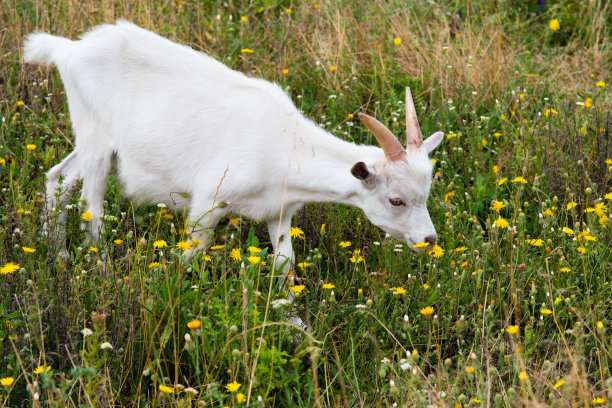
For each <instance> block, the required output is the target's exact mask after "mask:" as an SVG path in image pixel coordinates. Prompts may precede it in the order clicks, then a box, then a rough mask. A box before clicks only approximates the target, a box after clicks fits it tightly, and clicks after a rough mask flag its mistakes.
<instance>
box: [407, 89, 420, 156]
mask: <svg viewBox="0 0 612 408" xmlns="http://www.w3.org/2000/svg"><path fill="white" fill-rule="evenodd" d="M422 144H423V135H422V134H421V128H420V127H419V120H418V119H417V113H416V109H415V108H414V102H413V101H412V93H411V92H410V88H408V87H406V148H407V149H418V148H419V147H421V145H422Z"/></svg>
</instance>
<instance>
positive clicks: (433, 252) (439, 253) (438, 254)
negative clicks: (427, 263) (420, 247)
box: [427, 245, 444, 258]
mask: <svg viewBox="0 0 612 408" xmlns="http://www.w3.org/2000/svg"><path fill="white" fill-rule="evenodd" d="M427 253H428V254H429V255H431V256H433V257H434V258H439V257H441V256H442V255H444V249H442V247H441V246H440V245H436V246H434V248H433V249H432V250H431V251H427Z"/></svg>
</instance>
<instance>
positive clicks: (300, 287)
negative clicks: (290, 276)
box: [290, 285, 306, 293]
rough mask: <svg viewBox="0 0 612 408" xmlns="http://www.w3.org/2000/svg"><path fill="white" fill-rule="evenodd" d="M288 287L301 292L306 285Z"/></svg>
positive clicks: (294, 291) (295, 291)
mask: <svg viewBox="0 0 612 408" xmlns="http://www.w3.org/2000/svg"><path fill="white" fill-rule="evenodd" d="M290 289H291V291H292V292H293V293H302V291H303V290H304V289H306V286H304V285H295V286H292V287H291V288H290Z"/></svg>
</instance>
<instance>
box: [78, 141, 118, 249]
mask: <svg viewBox="0 0 612 408" xmlns="http://www.w3.org/2000/svg"><path fill="white" fill-rule="evenodd" d="M111 159H112V154H111V153H109V154H108V155H105V156H97V157H94V158H93V159H92V160H88V162H87V163H82V166H83V190H82V191H81V199H83V200H84V201H85V211H86V212H89V213H90V214H91V218H90V219H89V220H84V222H83V223H82V227H83V228H84V229H86V231H87V232H88V233H89V237H88V238H90V239H91V242H92V243H96V242H97V241H98V238H99V237H100V233H101V231H102V220H101V219H100V217H101V216H102V214H103V213H104V193H106V181H107V179H108V173H109V172H110V167H111Z"/></svg>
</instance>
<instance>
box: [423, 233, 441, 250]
mask: <svg viewBox="0 0 612 408" xmlns="http://www.w3.org/2000/svg"><path fill="white" fill-rule="evenodd" d="M437 240H438V237H437V236H435V235H430V236H428V237H425V242H427V243H428V244H429V247H428V248H429V249H431V248H433V247H434V246H435V245H436V241H437Z"/></svg>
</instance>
